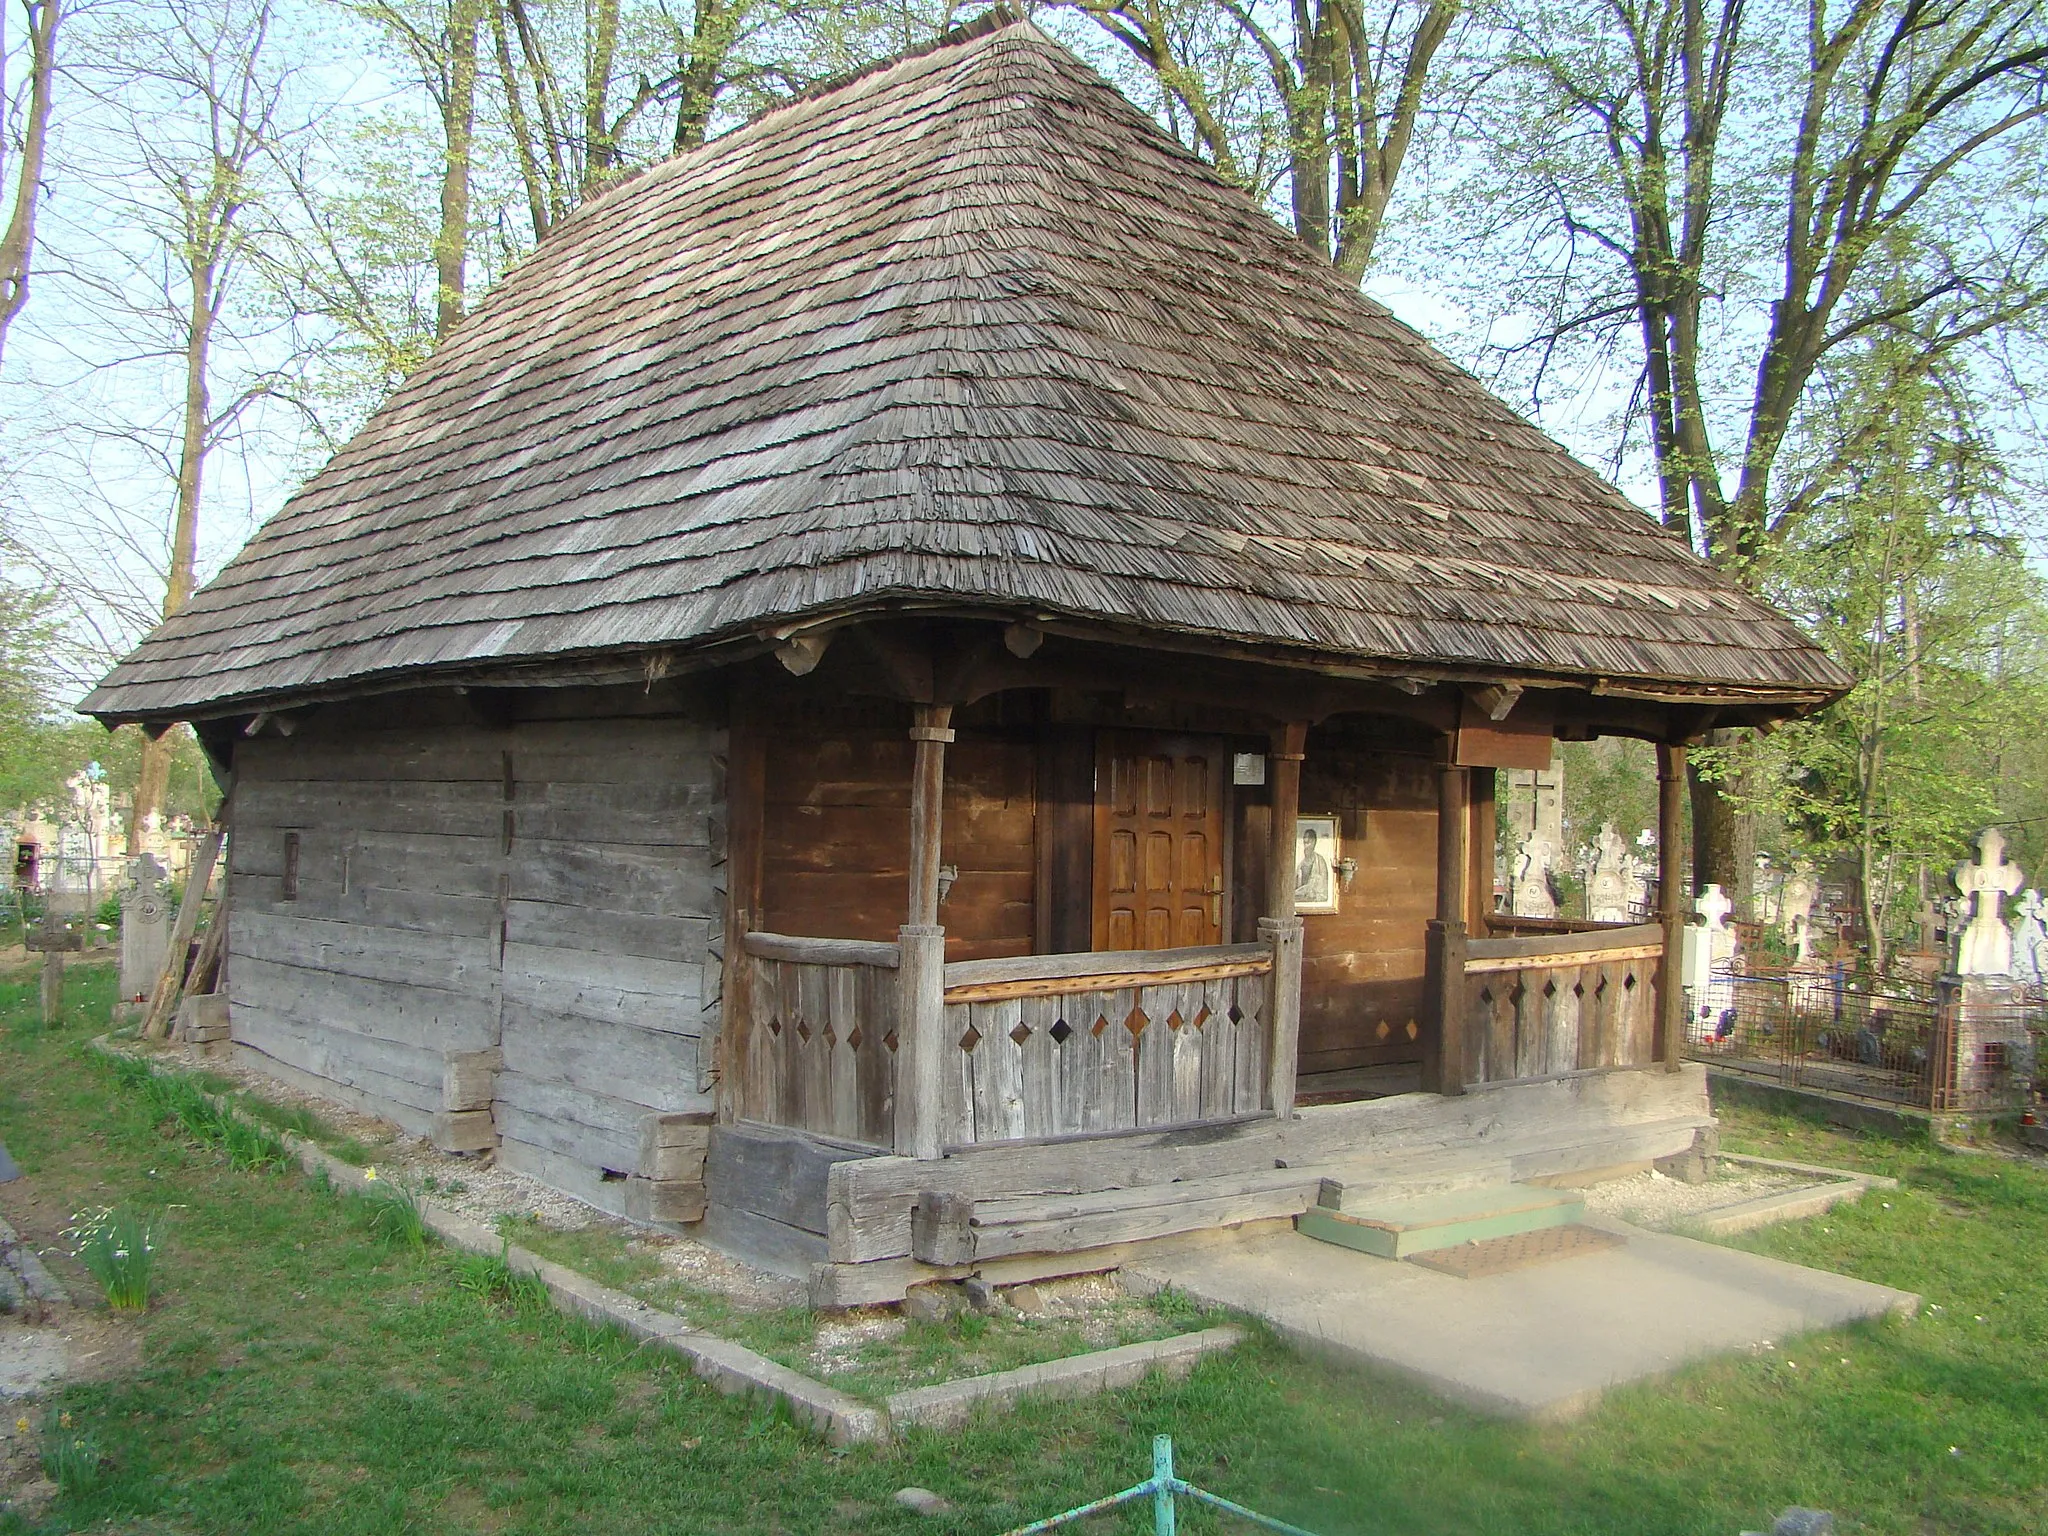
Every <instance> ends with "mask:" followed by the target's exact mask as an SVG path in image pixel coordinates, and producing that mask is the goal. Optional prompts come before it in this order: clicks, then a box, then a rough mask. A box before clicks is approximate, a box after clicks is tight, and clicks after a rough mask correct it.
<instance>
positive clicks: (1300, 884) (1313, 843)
mask: <svg viewBox="0 0 2048 1536" xmlns="http://www.w3.org/2000/svg"><path fill="white" fill-rule="evenodd" d="M1343 857H1344V846H1343V839H1342V838H1341V837H1340V836H1339V834H1338V831H1337V818H1336V817H1334V816H1297V817H1295V819H1294V861H1295V862H1294V910H1295V911H1297V912H1301V913H1307V914H1315V913H1330V912H1335V911H1336V910H1337V863H1338V861H1339V860H1340V859H1342V858H1343Z"/></svg>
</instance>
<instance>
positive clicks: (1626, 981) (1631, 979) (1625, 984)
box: [1621, 971, 1636, 992]
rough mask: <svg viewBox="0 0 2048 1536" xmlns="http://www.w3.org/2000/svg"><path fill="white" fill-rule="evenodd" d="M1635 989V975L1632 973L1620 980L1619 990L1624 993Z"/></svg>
mask: <svg viewBox="0 0 2048 1536" xmlns="http://www.w3.org/2000/svg"><path fill="white" fill-rule="evenodd" d="M1635 989H1636V973H1635V972H1634V971H1630V972H1629V973H1628V974H1627V975H1626V976H1624V977H1622V978H1621V990H1622V991H1624V992H1633V991H1635Z"/></svg>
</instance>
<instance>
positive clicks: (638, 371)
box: [83, 23, 1846, 721]
mask: <svg viewBox="0 0 2048 1536" xmlns="http://www.w3.org/2000/svg"><path fill="white" fill-rule="evenodd" d="M896 604H924V605H931V604H938V605H940V606H951V607H955V608H966V609H976V610H979V609H994V610H996V611H998V612H1002V611H1014V612H1017V613H1020V614H1024V613H1029V614H1037V615H1040V616H1056V617H1064V618H1067V619H1077V620H1082V621H1087V620H1102V621H1108V622H1110V623H1112V624H1115V625H1117V626H1120V627H1123V628H1125V629H1126V630H1137V631H1153V632H1160V631H1165V632H1171V633H1173V634H1176V635H1179V636H1194V637H1206V638H1211V639H1216V640H1220V641H1229V642H1234V643H1237V644H1249V645H1252V646H1255V647H1257V648H1260V649H1262V650H1265V651H1267V652H1269V653H1271V652H1273V651H1274V650H1275V649H1276V648H1277V649H1280V650H1283V651H1285V652H1288V653H1299V654H1301V655H1302V656H1303V657H1304V658H1316V659H1322V660H1328V659H1331V658H1337V659H1350V660H1365V661H1383V662H1392V663H1403V662H1407V663H1416V664H1434V665H1437V666H1450V667H1471V668H1478V669H1489V670H1492V671H1495V672H1497V673H1499V674H1501V675H1518V676H1525V677H1531V678H1535V677H1562V678H1602V679H1607V680H1610V681H1612V682H1630V681H1636V682H1644V683H1655V682H1659V681H1662V682H1667V683H1680V684H1692V685H1710V686H1712V687H1713V688H1716V689H1726V690H1729V691H1731V692H1735V693H1740V694H1747V695H1750V696H1758V695H1761V696H1763V697H1765V698H1769V697H1774V696H1782V697H1784V698H1786V699H1787V700H1788V701H1789V700H1792V699H1807V700H1811V699H1813V698H1815V697H1817V696H1821V695H1825V694H1828V693H1831V692H1833V691H1835V690H1837V689H1838V688H1840V687H1841V686H1843V684H1844V683H1845V681H1846V680H1845V679H1843V678H1842V677H1841V676H1840V674H1839V673H1838V672H1837V671H1836V670H1835V669H1834V668H1833V666H1832V665H1831V664H1830V663H1829V662H1828V661H1827V659H1826V658H1825V657H1824V656H1822V655H1821V654H1820V653H1819V652H1818V651H1817V650H1815V649H1814V648H1813V647H1812V646H1811V645H1810V644H1809V643H1808V642H1807V641H1806V640H1805V639H1804V638H1803V637H1802V636H1801V635H1800V634H1799V633H1798V631H1796V630H1795V629H1794V628H1793V627H1792V625H1791V624H1790V623H1788V622H1787V621H1786V620H1785V619H1783V618H1782V617H1781V616H1779V615H1778V614H1776V613H1774V612H1773V611H1771V610H1770V609H1769V608H1767V607H1765V606H1764V605H1763V604H1761V603H1759V602H1757V601H1756V600H1755V599H1753V598H1751V597H1749V596H1748V595H1746V594H1745V593H1743V592H1741V591H1740V590H1739V589H1737V588H1736V587H1735V585H1734V584H1733V583H1731V582H1730V581H1728V580H1727V579H1726V578H1725V577H1723V576H1722V575H1720V574H1719V573H1718V572H1716V571H1713V570H1711V569H1710V568H1708V567H1707V566H1706V565H1705V564H1704V563H1702V562H1701V561H1699V560H1698V559H1696V558H1695V557H1694V556H1693V555H1692V553H1691V552H1690V551H1689V550H1687V549H1686V548H1685V547H1683V545H1682V544H1681V543H1680V542H1678V541H1676V540H1674V539H1672V538H1671V537H1669V536H1667V535H1666V534H1664V533H1663V532H1662V531H1660V530H1659V529H1658V527H1657V526H1656V525H1655V524H1654V523H1652V522H1651V521H1650V520H1649V519H1648V518H1647V517H1645V516H1644V515H1643V513H1642V512H1641V511H1640V510H1638V509H1637V508H1635V507H1634V506H1632V505H1631V504H1630V503H1629V502H1627V501H1626V500H1625V499H1624V498H1623V497H1622V496H1621V495H1620V494H1619V493H1618V492H1616V491H1615V490H1614V489H1613V488H1612V487H1611V486H1609V485H1607V484H1606V483H1605V482H1604V481H1602V480H1601V479H1600V478H1599V477H1597V476H1596V475H1594V474H1593V473H1592V472H1591V471H1589V470H1587V469H1586V468H1584V467H1583V466H1581V465H1580V464H1578V463H1577V462H1576V461H1574V460H1573V459H1572V458H1571V457H1570V456H1569V455H1568V454H1566V453H1565V452H1564V450H1563V449H1561V448H1560V447H1558V446H1557V445H1556V444H1555V443H1553V442H1552V441H1550V440H1549V439H1548V438H1546V437H1545V436H1544V435H1543V434H1542V433H1541V432H1539V431H1537V430H1536V429H1535V428H1534V427H1532V426H1530V425H1529V424H1528V423H1527V422H1525V421H1523V420H1521V419H1520V418H1519V417H1517V416H1516V415H1515V414H1514V413H1513V412H1512V411H1510V410H1508V409H1507V407H1506V406H1504V405H1503V404H1502V403H1501V402H1500V401H1499V400H1497V399H1496V398H1495V397H1494V396H1493V395H1491V394H1490V393H1488V392H1487V390H1486V389H1484V388H1483V387H1482V386H1481V385H1480V384H1479V383H1478V382H1477V381H1475V380H1474V379H1472V378H1471V377H1470V376H1468V375H1467V374H1465V373H1464V372H1462V371H1461V370H1460V369H1458V368H1457V367H1456V366H1454V365H1453V364H1451V363H1450V362H1449V361H1448V360H1446V359H1445V358H1444V357H1442V356H1441V355H1439V354H1438V353H1437V352H1436V351H1434V350H1433V349H1432V348H1431V347H1430V346H1429V345H1428V344H1427V343H1426V342H1424V341H1423V340H1422V338H1421V337H1420V336H1418V335H1417V334H1416V333H1415V332H1413V331H1411V330H1410V329H1408V328H1407V327H1406V326H1404V325H1402V324H1400V323H1399V322H1398V321H1396V320H1395V319H1394V318H1393V317H1392V315H1391V314H1389V313H1388V311H1387V310H1386V309H1384V308H1383V307H1382V306H1380V305H1378V304H1376V303H1374V302H1372V301H1371V300H1369V299H1366V298H1363V297H1361V296H1360V295H1359V294H1358V293H1357V292H1356V291H1355V290H1354V289H1352V288H1351V287H1350V286H1348V285H1347V284H1346V283H1344V282H1343V281H1342V280H1341V279H1340V278H1339V277H1338V276H1337V275H1336V274H1335V273H1334V272H1333V271H1332V270H1331V269H1330V267H1329V266H1328V264H1327V263H1326V262H1324V261H1323V260H1322V258H1320V257H1318V256H1317V255H1315V254H1314V253H1312V252H1311V251H1309V250H1307V249H1306V248H1304V247H1303V246H1302V245H1301V244H1300V243H1299V242H1297V241H1295V240H1293V239H1291V238H1290V237H1289V236H1288V235H1287V234H1286V233H1285V232H1284V231H1282V230H1281V229H1280V228H1279V227H1278V226H1277V225H1276V224H1275V223H1274V222H1273V221H1272V220H1271V219H1270V218H1269V217H1268V216H1267V215H1266V213H1265V212H1264V211H1263V210H1262V209H1261V208H1260V207H1259V206H1258V204H1257V203H1256V202H1255V201H1254V200H1253V199H1252V198H1251V197H1250V196H1248V195H1247V194H1246V193H1245V192H1244V191H1243V190H1241V189H1240V188H1238V187H1236V186H1235V185H1232V184H1231V183H1228V182H1226V181H1224V180H1222V179H1221V178H1220V177H1218V176H1217V175H1216V174H1215V173H1214V172H1212V171H1211V170H1209V169H1208V168H1207V167H1205V166H1203V165H1202V164H1201V163H1200V162H1199V161H1198V160H1196V159H1195V158H1194V157H1192V156H1191V155H1189V154H1188V153H1187V152H1186V151H1184V150H1183V149H1181V148H1180V147H1179V146H1178V145H1176V144H1175V143H1174V142H1173V141H1172V140H1171V139H1170V138H1169V137H1168V136H1167V135H1166V134H1164V133H1162V132H1161V131H1160V130H1159V128H1158V127H1157V126H1156V125H1155V124H1154V123H1153V122H1152V121H1151V120H1150V119H1149V118H1148V117H1147V116H1146V115H1145V114H1144V113H1142V112H1141V111H1139V110H1138V109H1137V108H1136V107H1134V106H1133V105H1131V103H1129V102H1128V101H1126V100H1125V99H1124V98H1123V97H1122V96H1120V95H1119V94H1118V93H1117V92H1116V91H1115V90H1114V89H1113V88H1112V87H1111V86H1110V85H1108V84H1107V83H1106V82H1105V81H1104V80H1102V79H1101V78H1100V77H1099V76H1097V75H1096V74H1095V73H1093V72H1092V71H1091V70H1090V69H1088V68H1087V67H1086V66H1085V65H1084V64H1082V63H1081V62H1080V61H1079V60H1078V59H1076V58H1075V57H1074V56H1073V55H1072V54H1071V53H1069V52H1068V51H1067V50H1066V49H1064V48H1063V47H1061V46H1060V45H1058V44H1057V43H1054V42H1053V41H1051V40H1050V39H1048V38H1047V37H1046V36H1045V35H1044V34H1042V33H1040V32H1039V31H1038V30H1037V29H1036V28H1034V27H1032V26H1031V25H1030V24H1029V23H1016V24H1011V25H1002V26H996V27H992V28H987V29H975V28H969V29H967V30H966V31H965V32H963V33H958V34H955V35H954V36H953V37H952V38H950V39H949V40H948V41H947V42H946V43H945V44H943V45H941V46H938V47H935V48H932V49H929V50H926V51H924V52H921V53H918V54H914V55H910V56H907V57H904V58H902V59H899V60H896V61H895V62H893V63H891V64H888V65H885V66H883V67H880V68H878V69H874V70H871V71H868V72H866V73H864V74H862V75H860V76H857V77H855V78H853V79H851V80H849V81H847V82H846V83H844V84H842V85H839V86H837V87H835V88H832V89H830V90H827V91H824V92H821V93H819V94H816V95H813V96H811V97H808V98H805V99H801V100H798V101H797V102H795V103H792V104H791V105H789V106H787V107H783V108H780V109H778V110H776V111H774V112H771V113H769V114H767V115H766V116H764V117H762V118H760V119H758V120H756V121H755V122H753V123H752V124H750V125H749V126H747V127H745V128H742V129H739V130H737V131H736V132H733V133H730V134H728V135H726V136H724V137H722V138H719V139H716V140H714V141H713V142H712V143H710V144H709V145H707V146H705V147H704V148H702V149H698V150H695V151H693V152H691V153H689V154H686V155H683V156H681V157H679V158H677V159H675V160H672V161H669V162H667V163H666V164H663V165H661V166H658V167H656V168H655V169H653V170H651V171H649V172H647V173H646V174H644V175H642V176H640V177H638V178H637V179H635V180H633V181H632V182H630V183H628V184H626V185H625V186H623V187H620V188H618V189H616V190H615V191H613V192H611V193H610V194H608V195H607V196H605V197H603V198H601V199H599V200H597V201H595V202H593V203H591V204H590V205H589V206H587V207H585V208H584V209H583V210H582V211H581V212H579V213H578V214H577V215H576V216H575V217H574V218H572V219H571V220H569V221H568V222H567V223H566V224H565V225H563V226H562V227H561V228H560V229H559V230H558V231H557V232H556V233H555V234H553V235H551V236H550V237H549V238H548V240H547V241H546V242H545V243H544V244H542V246H541V247H540V249H539V250H538V251H536V252H535V253H534V254H533V255H532V256H531V257H529V258H528V259H527V260H526V261H525V262H524V263H523V264H522V265H521V266H520V267H519V268H518V269H517V270H516V271H514V272H513V273H512V274H511V275H510V276H509V277H507V278H506V279H505V280H504V282H503V283H501V284H500V285H499V287H498V288H497V289H496V290H495V291H494V292H493V293H492V294H491V295H490V296H489V298H488V299H487V300H486V301H485V302H484V303H483V304H482V305H481V306H480V307H479V308H478V310H477V312H476V313H475V314H474V315H473V316H471V317H470V319H469V320H468V321H467V322H466V323H465V324H464V325H463V326H462V328H461V329H460V330H459V331H457V332H456V334H455V335H454V336H453V337H452V338H451V339H450V340H449V341H448V342H447V343H446V344H444V345H443V346H442V347H441V348H440V350H439V351H438V352H437V353H436V354H435V356H434V357H433V359H432V360H431V362H429V363H428V364H427V365H426V366H425V367H423V368H421V369H420V370H419V372H418V373H417V374H415V375H414V376H413V377H412V378H410V379H409V380H407V382H406V383H405V385H404V386H403V387H402V388H400V389H399V390H398V391H397V392H396V393H395V394H394V395H393V396H392V398H391V400H390V401H389V402H388V403H387V404H386V405H385V406H384V407H383V409H382V410H380V411H379V412H378V413H377V414H376V416H375V417H373V418H372V419H371V421H370V422H369V423H368V424H367V425H366V426H365V427H364V428H363V430H362V431H361V432H360V433H358V434H357V435H356V437H355V438H354V440H353V441H351V442H350V443H349V444H348V445H347V446H346V447H345V448H343V449H342V450H341V451H340V452H339V453H337V454H336V455H335V456H334V458H333V459H332V460H331V461H330V462H329V463H328V464H327V466H326V467H325V468H324V469H323V470H321V471H320V473H319V474H317V475H316V476H314V478H313V479H312V480H311V482H310V483H309V484H308V485H307V486H306V487H305V488H304V489H303V490H302V491H301V492H300V493H299V494H298V495H297V496H295V497H293V498H292V500H291V501H290V502H289V504H287V505H286V506H285V507H284V509H283V510H282V511H280V512H279V513H278V514H277V515H276V516H275V517H274V518H272V519H271V520H270V522H269V523H267V524H266V525H265V526H264V527H263V529H262V530H261V531H260V532H259V533H258V534H257V535H256V537H255V538H254V539H252V540H251V541H250V543H249V544H248V545H247V547H246V548H244V549H243V551H242V552H241V553H240V555H238V556H237V557H236V558H235V560H234V561H233V562H232V563H231V564H230V565H229V566H228V567H227V568H226V569H225V570H224V571H222V573H221V574H220V575H219V576H218V577H217V578H216V579H215V580H214V581H213V582H212V583H211V584H210V585H209V586H207V587H206V588H205V589H204V590H203V591H202V592H200V593H199V594H198V595H197V596H196V597H195V598H194V599H193V601H192V603H191V604H190V606H189V607H187V608H186V610H185V611H184V612H182V613H180V614H179V615H178V616H177V617H176V618H174V619H171V620H169V621H167V622H165V623H164V624H163V625H161V626H159V627H158V628H157V629H156V630H155V632H153V633H152V634H151V635H150V636H149V637H148V639H146V640H145V641H144V642H143V643H142V645H141V646H140V647H138V648H137V649H136V651H135V652H134V653H133V654H131V655H130V656H129V657H128V658H127V659H126V660H124V661H123V662H122V663H121V664H120V665H119V666H118V667H116V668H115V669H114V670H113V671H112V672H111V673H110V674H109V675H108V676H107V678H106V679H105V680H104V681H103V682H102V683H101V685H100V686H99V687H98V688H97V689H96V690H95V691H94V692H93V694H92V695H91V697H90V698H88V699H87V700H86V701H85V703H84V705H83V708H85V709H86V710H87V711H89V712H92V713H95V714H98V715H100V716H101V717H102V718H105V719H108V720H110V721H119V720H129V719H142V720H168V719H174V718H179V717H203V716H206V715H210V714H224V713H231V712H233V711H234V710H235V709H236V708H237V707H254V706H257V705H260V704H264V703H268V702H275V701H284V700H288V699H290V698H291V697H293V696H295V695H300V694H305V693H308V692H319V693H334V692H347V691H350V690H351V689H354V688H357V687H369V686H372V685H388V684H389V683H390V682H391V681H392V680H393V679H394V678H396V677H400V676H403V675H410V674H417V673H419V672H420V671H421V670H422V669H434V670H436V671H438V672H441V673H444V674H445V673H466V674H474V673H476V672H477V671H478V670H479V669H488V668H492V667H501V666H510V665H514V664H522V663H531V662H536V661H541V660H547V659H553V658H564V657H573V656H577V655H589V654H594V653H601V652H616V651H620V650H625V649H633V648H642V647H657V646H676V645H689V644H693V643H706V642H712V641H716V640H720V639H727V638H733V637H738V636H747V635H751V634H753V633H755V632H758V631H760V630H763V629H766V628H770V627H775V626H780V625H784V624H788V623H791V622H799V621H803V620H805V619H807V618H812V617H817V616H823V615H831V614H835V613H845V612H851V611H860V610H864V609H874V608H886V607H889V606H891V605H896Z"/></svg>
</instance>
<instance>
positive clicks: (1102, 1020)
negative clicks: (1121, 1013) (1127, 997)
mask: <svg viewBox="0 0 2048 1536" xmlns="http://www.w3.org/2000/svg"><path fill="white" fill-rule="evenodd" d="M1107 1028H1109V1015H1108V1014H1106V1013H1098V1014H1097V1015H1095V1022H1094V1023H1093V1024H1090V1025H1089V1026H1088V1033H1089V1034H1091V1035H1093V1036H1094V1037H1095V1038H1096V1039H1098V1040H1100V1039H1101V1038H1102V1032H1103V1031H1104V1030H1105V1029H1107Z"/></svg>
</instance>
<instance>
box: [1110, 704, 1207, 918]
mask: <svg viewBox="0 0 2048 1536" xmlns="http://www.w3.org/2000/svg"><path fill="white" fill-rule="evenodd" d="M1228 760H1229V759H1228V753H1227V752H1226V751H1225V748H1224V744H1223V743H1222V742H1221V741H1216V740H1212V739H1209V738H1207V737H1195V736H1152V735H1138V734H1135V733H1127V732H1121V731H1104V732H1103V733H1102V734H1101V736H1100V737H1099V738H1098V740H1097V743H1096V750H1095V947H1096V948H1097V949H1175V948H1179V947H1181V946H1183V945H1189V944H1220V943H1221V942H1222V941H1223V862H1224V861H1223V828H1224V814H1223V786H1224V769H1225V766H1226V765H1227V763H1228Z"/></svg>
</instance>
